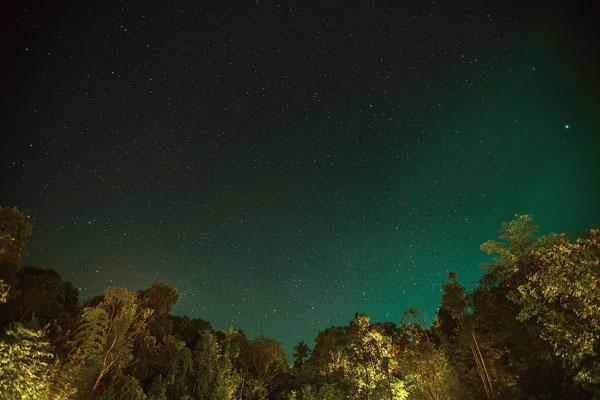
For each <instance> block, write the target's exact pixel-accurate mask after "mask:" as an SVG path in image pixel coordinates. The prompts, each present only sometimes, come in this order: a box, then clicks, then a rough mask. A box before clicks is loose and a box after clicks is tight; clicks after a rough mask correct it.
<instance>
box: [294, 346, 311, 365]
mask: <svg viewBox="0 0 600 400" xmlns="http://www.w3.org/2000/svg"><path fill="white" fill-rule="evenodd" d="M293 350H294V352H293V353H292V357H294V367H296V368H299V367H301V366H302V365H303V364H304V362H305V361H306V359H308V357H309V356H310V347H308V345H307V344H306V343H304V340H303V341H301V342H299V343H298V344H297V345H295V346H294V349H293Z"/></svg>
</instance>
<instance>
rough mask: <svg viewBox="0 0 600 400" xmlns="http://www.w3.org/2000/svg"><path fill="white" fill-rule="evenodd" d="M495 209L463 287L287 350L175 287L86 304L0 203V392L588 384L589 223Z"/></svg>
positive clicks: (237, 394) (272, 395) (133, 393)
mask: <svg viewBox="0 0 600 400" xmlns="http://www.w3.org/2000/svg"><path fill="white" fill-rule="evenodd" d="M531 222H532V218H531V216H528V215H524V216H517V217H516V219H514V220H513V221H510V222H507V223H504V224H503V225H502V227H501V230H500V235H499V237H498V238H497V239H494V240H490V241H488V242H486V243H484V244H483V245H482V246H481V248H482V250H483V251H485V252H488V253H490V254H492V253H494V254H495V255H496V258H495V263H493V264H485V265H482V267H483V270H484V273H483V275H482V276H481V278H480V279H479V280H478V281H477V283H476V285H475V286H474V288H473V289H472V290H467V289H466V288H465V286H463V284H462V283H461V282H460V281H459V277H458V276H457V274H456V273H454V272H451V273H450V274H449V276H448V282H447V283H446V284H444V285H442V296H441V299H440V305H439V309H438V310H437V313H436V315H435V318H434V319H433V321H432V322H431V323H426V321H425V317H424V315H423V314H422V313H421V312H419V311H417V310H416V309H409V310H407V311H406V312H405V313H404V314H403V315H401V316H398V321H387V322H372V321H371V319H370V318H369V317H368V316H367V315H364V314H360V313H356V314H355V315H354V317H353V318H352V319H350V320H349V322H348V324H347V325H346V326H332V327H329V328H326V329H324V330H323V331H321V332H319V333H318V335H317V336H316V338H315V339H314V343H315V344H314V346H313V348H312V349H311V347H310V346H309V344H307V343H305V342H304V341H302V342H300V343H298V344H297V345H296V346H295V347H294V349H293V350H294V351H293V354H291V355H290V357H288V355H287V354H286V353H285V351H284V348H283V344H282V343H280V342H278V341H276V340H275V339H272V338H269V337H265V336H257V337H254V338H252V339H249V338H247V337H246V334H245V333H244V331H243V330H242V329H240V328H236V327H233V326H232V327H230V328H229V329H224V330H214V329H213V327H212V326H211V324H210V323H209V322H208V321H205V320H203V319H201V318H190V317H188V316H176V315H172V314H171V309H172V307H173V306H174V305H175V304H176V303H177V300H178V298H179V294H178V292H177V290H176V289H175V288H173V287H171V286H169V285H167V284H165V283H158V282H154V283H153V284H152V285H151V286H150V287H148V288H146V289H142V290H139V291H137V292H132V291H129V290H127V289H125V288H122V287H109V288H107V289H106V290H105V292H104V294H101V295H98V296H96V297H95V298H93V299H90V300H88V301H86V302H84V303H83V304H81V303H80V302H79V301H78V298H77V295H78V292H77V291H76V290H74V288H73V286H72V285H71V284H70V283H69V282H65V281H63V280H62V278H61V276H60V275H59V274H58V273H57V272H55V271H53V270H51V269H48V268H40V267H35V266H25V267H20V263H21V260H22V257H23V255H24V254H25V239H26V238H27V236H28V235H29V234H30V233H31V226H30V225H29V224H28V223H27V222H26V218H25V217H24V215H23V214H22V213H21V212H20V211H19V210H17V209H16V208H0V265H1V266H2V268H0V329H1V332H2V333H1V335H0V397H1V398H3V399H9V400H12V399H155V400H158V399H161V400H164V399H207V400H208V399H211V400H227V399H239V400H242V399H244V400H255V399H256V400H265V399H275V400H278V399H281V400H343V399H348V400H379V399H381V400H384V399H385V400H404V399H423V400H424V399H429V400H445V399H447V400H451V399H523V400H525V399H561V400H562V399H600V356H599V354H600V230H599V229H591V230H590V231H588V232H586V233H584V234H582V235H580V236H579V237H578V238H576V240H572V239H571V238H570V237H569V236H568V235H566V234H549V235H545V236H537V232H538V228H537V227H536V226H533V225H531Z"/></svg>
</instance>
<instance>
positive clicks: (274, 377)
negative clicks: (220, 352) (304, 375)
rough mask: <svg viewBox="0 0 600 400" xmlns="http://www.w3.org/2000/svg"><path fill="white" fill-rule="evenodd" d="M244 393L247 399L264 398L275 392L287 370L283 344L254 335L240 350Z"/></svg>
mask: <svg viewBox="0 0 600 400" xmlns="http://www.w3.org/2000/svg"><path fill="white" fill-rule="evenodd" d="M241 357H242V365H243V379H244V381H245V388H244V389H243V390H244V393H245V394H246V397H247V398H248V399H266V398H270V396H271V394H273V393H274V392H276V391H277V390H278V389H279V388H280V387H281V386H282V383H283V379H284V377H285V375H286V374H287V372H288V364H287V356H286V354H285V351H284V350H283V344H282V343H280V342H278V341H276V340H274V339H270V338H267V337H264V336H256V337H255V338H254V339H253V340H252V341H250V342H248V345H247V346H246V348H245V349H244V351H243V352H242V355H241Z"/></svg>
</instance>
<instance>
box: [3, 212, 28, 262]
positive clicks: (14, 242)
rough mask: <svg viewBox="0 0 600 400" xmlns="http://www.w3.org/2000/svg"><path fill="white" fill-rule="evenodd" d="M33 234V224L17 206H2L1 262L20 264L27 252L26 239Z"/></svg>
mask: <svg viewBox="0 0 600 400" xmlns="http://www.w3.org/2000/svg"><path fill="white" fill-rule="evenodd" d="M29 235H31V224H29V223H27V222H26V221H25V215H24V214H23V213H22V212H21V211H19V210H18V209H17V208H16V207H13V208H9V207H0V263H3V262H10V263H16V264H18V263H19V262H21V260H22V259H23V257H25V255H26V254H27V252H26V251H25V240H26V239H27V237H28V236H29Z"/></svg>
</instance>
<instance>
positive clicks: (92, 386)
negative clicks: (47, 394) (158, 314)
mask: <svg viewBox="0 0 600 400" xmlns="http://www.w3.org/2000/svg"><path fill="white" fill-rule="evenodd" d="M151 314H152V310H150V309H147V308H142V307H140V306H139V304H138V303H137V298H136V295H135V294H134V293H129V292H128V291H127V290H126V289H124V288H120V287H109V288H108V289H106V291H105V295H104V300H103V301H102V302H100V304H98V305H97V306H96V307H84V308H83V309H82V311H81V314H80V316H79V321H78V328H77V332H76V333H75V336H74V339H73V341H72V342H71V352H72V354H73V357H74V358H75V359H76V360H77V367H76V371H77V374H78V378H79V388H80V392H81V393H82V396H86V395H87V394H89V393H90V392H94V391H95V390H97V389H98V387H99V386H100V384H101V383H102V382H104V381H106V380H107V379H109V380H110V379H111V378H112V379H116V378H119V376H120V375H122V374H123V370H124V369H125V368H126V367H128V366H130V365H131V364H132V363H133V361H134V360H133V356H132V349H133V345H134V343H135V342H136V341H138V340H140V339H141V338H142V337H144V336H146V335H147V334H148V331H147V323H148V318H149V317H150V316H151Z"/></svg>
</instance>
